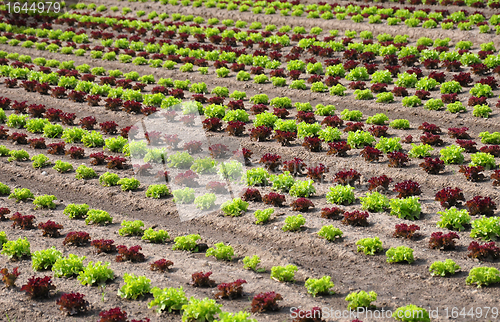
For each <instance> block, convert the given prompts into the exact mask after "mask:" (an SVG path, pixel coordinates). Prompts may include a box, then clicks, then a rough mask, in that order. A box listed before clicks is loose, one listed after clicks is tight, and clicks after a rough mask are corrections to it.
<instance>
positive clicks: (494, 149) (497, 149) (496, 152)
mask: <svg viewBox="0 0 500 322" xmlns="http://www.w3.org/2000/svg"><path fill="white" fill-rule="evenodd" d="M479 151H481V152H483V153H489V154H491V155H492V156H494V157H496V158H497V157H500V146H498V145H485V146H483V147H481V148H480V149H479Z"/></svg>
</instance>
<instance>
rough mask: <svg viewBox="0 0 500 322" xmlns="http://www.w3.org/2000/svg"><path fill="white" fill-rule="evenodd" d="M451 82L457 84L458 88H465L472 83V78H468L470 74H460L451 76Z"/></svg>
mask: <svg viewBox="0 0 500 322" xmlns="http://www.w3.org/2000/svg"><path fill="white" fill-rule="evenodd" d="M453 80H454V81H455V82H459V83H460V86H463V87H467V86H470V84H471V83H472V82H473V80H472V77H470V73H464V72H460V73H458V74H455V75H453Z"/></svg>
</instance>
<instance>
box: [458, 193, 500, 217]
mask: <svg viewBox="0 0 500 322" xmlns="http://www.w3.org/2000/svg"><path fill="white" fill-rule="evenodd" d="M465 206H466V207H467V209H468V210H469V213H470V214H471V216H475V215H484V216H493V215H494V212H495V210H496V209H497V205H496V204H495V202H494V201H493V200H492V199H491V198H490V197H481V196H475V197H474V198H472V199H471V200H468V201H467V202H466V203H465Z"/></svg>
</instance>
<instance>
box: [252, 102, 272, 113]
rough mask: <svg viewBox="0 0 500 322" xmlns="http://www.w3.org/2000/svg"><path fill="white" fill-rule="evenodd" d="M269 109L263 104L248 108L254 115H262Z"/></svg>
mask: <svg viewBox="0 0 500 322" xmlns="http://www.w3.org/2000/svg"><path fill="white" fill-rule="evenodd" d="M268 109H269V108H268V107H267V105H265V104H255V105H253V106H252V107H251V108H250V112H251V113H252V114H254V115H257V114H261V113H264V112H265V111H267V110H268Z"/></svg>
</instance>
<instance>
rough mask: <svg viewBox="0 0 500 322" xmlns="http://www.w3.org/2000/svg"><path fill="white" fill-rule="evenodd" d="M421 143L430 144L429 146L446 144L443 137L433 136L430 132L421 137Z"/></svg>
mask: <svg viewBox="0 0 500 322" xmlns="http://www.w3.org/2000/svg"><path fill="white" fill-rule="evenodd" d="M420 141H421V142H422V143H423V144H429V145H434V146H436V145H443V144H444V142H443V140H442V139H441V136H439V135H437V134H436V135H435V134H432V133H430V132H425V133H424V135H422V136H420Z"/></svg>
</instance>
